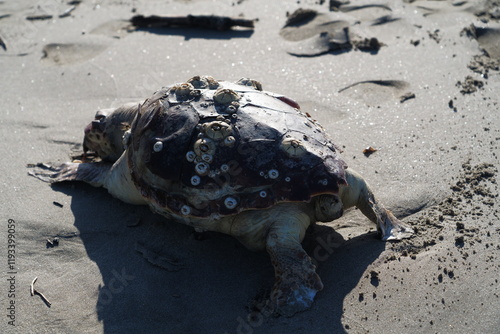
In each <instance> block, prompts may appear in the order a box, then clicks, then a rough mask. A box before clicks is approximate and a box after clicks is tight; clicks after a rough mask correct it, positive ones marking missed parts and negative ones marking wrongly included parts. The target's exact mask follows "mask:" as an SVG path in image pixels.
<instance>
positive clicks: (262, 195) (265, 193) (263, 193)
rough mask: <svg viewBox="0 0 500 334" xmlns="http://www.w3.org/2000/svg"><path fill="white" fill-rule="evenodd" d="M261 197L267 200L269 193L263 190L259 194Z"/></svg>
mask: <svg viewBox="0 0 500 334" xmlns="http://www.w3.org/2000/svg"><path fill="white" fill-rule="evenodd" d="M259 196H260V197H262V198H266V197H267V192H266V191H265V190H262V191H261V192H260V193H259Z"/></svg>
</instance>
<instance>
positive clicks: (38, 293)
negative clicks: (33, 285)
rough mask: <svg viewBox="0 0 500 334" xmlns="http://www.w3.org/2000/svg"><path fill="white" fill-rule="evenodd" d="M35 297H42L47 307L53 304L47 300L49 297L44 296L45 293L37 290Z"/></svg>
mask: <svg viewBox="0 0 500 334" xmlns="http://www.w3.org/2000/svg"><path fill="white" fill-rule="evenodd" d="M35 295H39V296H40V298H42V300H43V302H44V303H45V305H47V307H50V306H51V305H52V304H51V303H50V302H49V300H48V299H47V297H45V296H44V295H43V293H41V292H39V291H37V290H35Z"/></svg>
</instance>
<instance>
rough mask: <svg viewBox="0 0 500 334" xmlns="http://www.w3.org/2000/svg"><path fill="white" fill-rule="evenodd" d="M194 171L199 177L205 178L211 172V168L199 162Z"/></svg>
mask: <svg viewBox="0 0 500 334" xmlns="http://www.w3.org/2000/svg"><path fill="white" fill-rule="evenodd" d="M194 170H195V171H196V173H197V174H198V175H201V176H205V175H207V174H208V172H210V166H209V165H208V164H207V163H206V162H199V163H197V164H196V166H195V167H194Z"/></svg>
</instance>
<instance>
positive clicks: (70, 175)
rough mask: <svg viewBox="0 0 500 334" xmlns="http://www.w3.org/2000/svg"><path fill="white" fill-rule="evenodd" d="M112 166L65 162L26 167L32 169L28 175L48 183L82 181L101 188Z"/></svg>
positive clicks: (101, 163)
mask: <svg viewBox="0 0 500 334" xmlns="http://www.w3.org/2000/svg"><path fill="white" fill-rule="evenodd" d="M111 166H112V164H108V163H103V162H99V163H75V162H66V163H63V164H62V165H60V166H50V165H47V164H42V163H39V164H36V165H34V166H28V167H29V168H32V169H31V170H30V171H28V174H29V175H31V176H34V177H36V178H37V179H39V180H42V181H44V182H48V183H59V182H65V181H83V182H87V183H89V184H91V185H93V186H94V187H101V186H103V184H104V181H105V180H106V177H107V175H108V173H109V171H110V170H111Z"/></svg>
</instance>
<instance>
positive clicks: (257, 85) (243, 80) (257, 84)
mask: <svg viewBox="0 0 500 334" xmlns="http://www.w3.org/2000/svg"><path fill="white" fill-rule="evenodd" d="M236 83H237V84H239V85H242V86H249V87H252V88H253V89H255V90H262V84H261V83H260V82H259V81H257V80H253V79H250V78H241V79H240V80H238V81H236Z"/></svg>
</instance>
